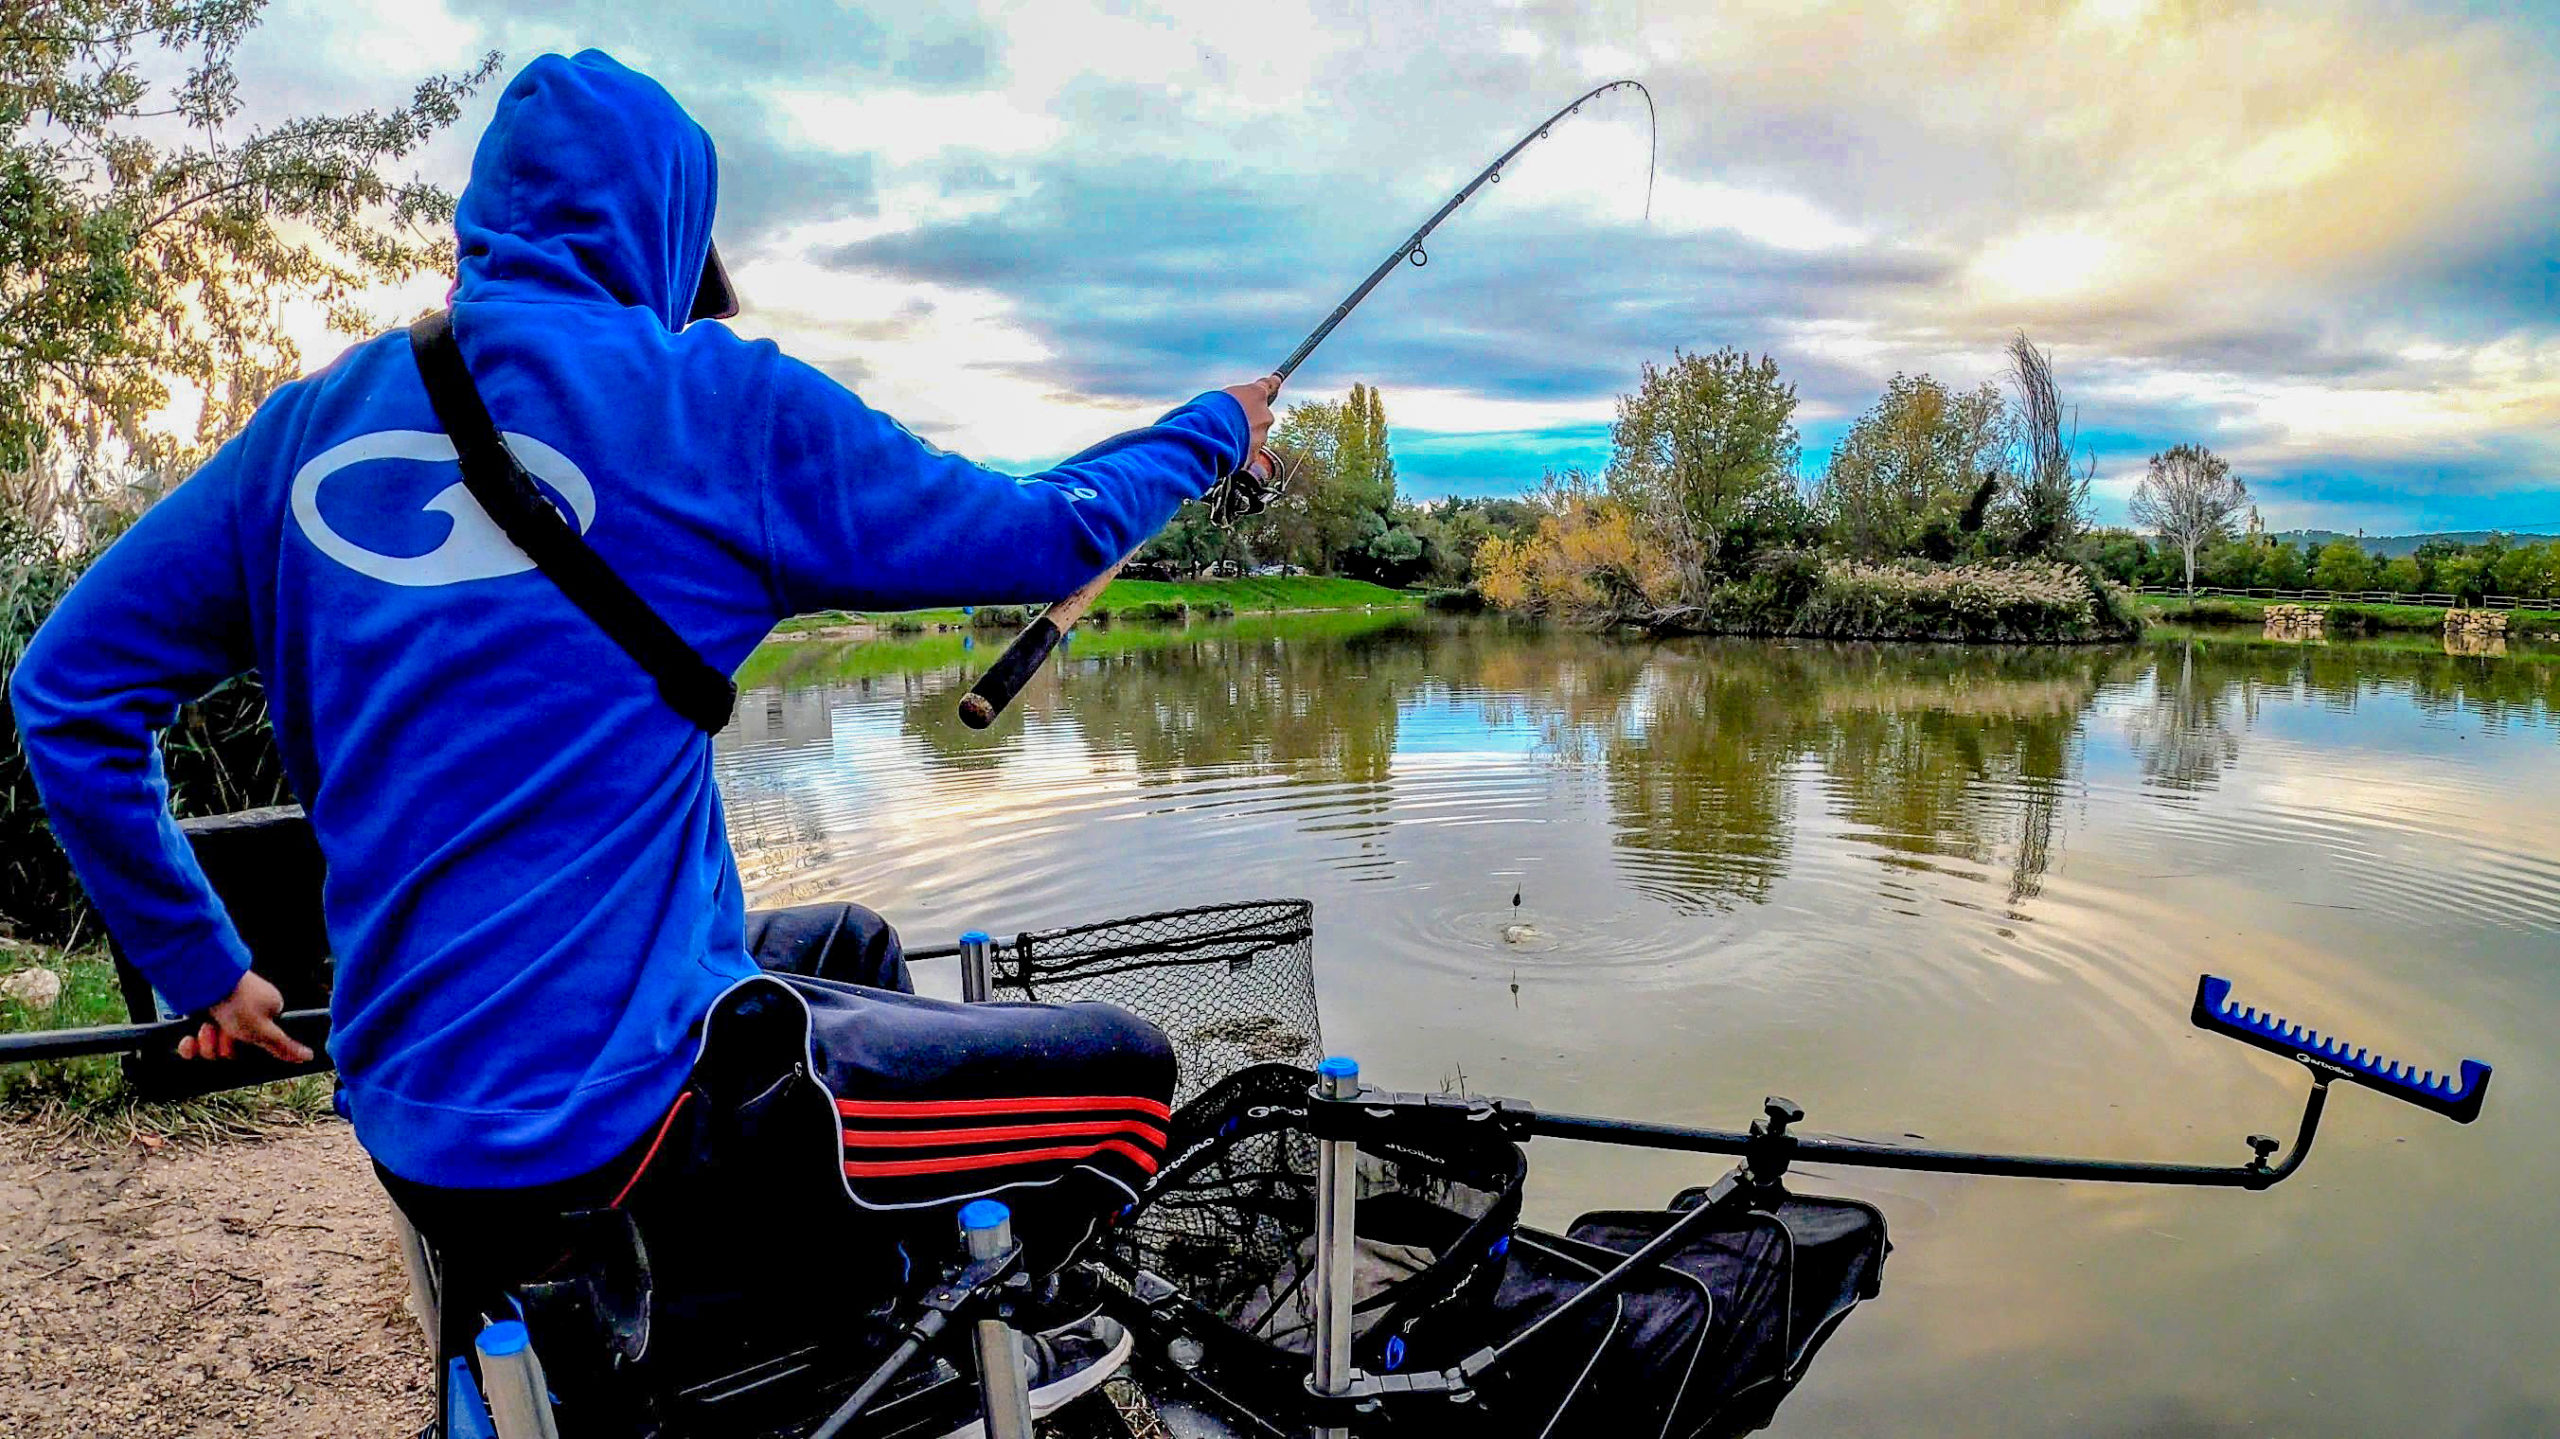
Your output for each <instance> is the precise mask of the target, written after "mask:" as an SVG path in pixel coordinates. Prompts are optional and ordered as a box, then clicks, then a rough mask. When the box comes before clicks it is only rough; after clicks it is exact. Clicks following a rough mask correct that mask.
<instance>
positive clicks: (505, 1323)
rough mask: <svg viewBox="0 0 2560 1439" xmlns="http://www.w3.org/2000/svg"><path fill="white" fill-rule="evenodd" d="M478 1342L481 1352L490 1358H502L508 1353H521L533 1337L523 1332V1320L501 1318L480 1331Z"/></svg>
mask: <svg viewBox="0 0 2560 1439" xmlns="http://www.w3.org/2000/svg"><path fill="white" fill-rule="evenodd" d="M479 1342H480V1352H481V1353H483V1354H486V1355H488V1356H489V1357H490V1358H492V1359H503V1358H505V1357H506V1356H507V1355H510V1354H522V1353H523V1352H524V1350H525V1346H526V1345H528V1344H531V1343H532V1342H533V1338H532V1336H531V1335H528V1334H527V1333H525V1329H524V1321H522V1320H520V1319H501V1320H499V1321H498V1322H497V1323H495V1324H492V1325H490V1326H489V1327H488V1328H486V1329H483V1330H481V1331H480V1341H479Z"/></svg>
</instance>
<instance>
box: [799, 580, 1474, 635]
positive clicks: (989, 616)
mask: <svg viewBox="0 0 2560 1439" xmlns="http://www.w3.org/2000/svg"><path fill="white" fill-rule="evenodd" d="M1422 600H1423V596H1422V595H1421V594H1420V593H1419V592H1418V591H1412V590H1391V589H1388V588H1387V587H1386V586H1384V585H1373V584H1370V583H1369V582H1368V581H1366V580H1346V579H1338V578H1336V577H1334V576H1331V575H1273V576H1268V577H1262V578H1254V577H1243V578H1237V579H1232V580H1113V581H1112V582H1111V584H1110V586H1109V587H1108V588H1106V589H1104V590H1103V592H1102V600H1101V603H1099V604H1098V605H1096V606H1095V607H1094V614H1095V615H1096V616H1097V617H1100V618H1101V619H1102V620H1103V622H1104V623H1106V624H1108V623H1110V622H1111V621H1112V620H1114V619H1136V620H1148V619H1160V620H1171V619H1180V618H1182V617H1183V615H1185V614H1193V613H1196V614H1207V615H1222V614H1253V613H1267V612H1274V611H1291V610H1358V609H1370V608H1375V607H1378V606H1382V605H1383V606H1397V607H1407V608H1409V607H1412V606H1416V605H1419V604H1421V603H1422ZM1028 613H1029V612H1028V611H1025V610H1023V609H1021V607H1019V606H1012V605H999V606H993V607H989V608H985V609H981V610H980V611H979V612H978V613H977V614H975V615H970V614H964V613H962V612H961V611H959V610H956V609H935V610H900V611H895V612H887V611H882V612H872V611H843V610H835V611H829V612H827V613H824V614H815V615H801V616H799V617H797V618H794V619H789V620H785V621H784V622H783V623H782V624H781V626H780V627H779V628H778V629H777V630H776V633H777V634H785V635H789V634H802V633H807V632H809V631H812V630H816V631H828V630H839V629H846V628H852V627H863V628H868V629H871V630H874V631H877V632H879V633H883V634H921V633H924V632H927V631H931V630H936V629H967V628H970V627H971V626H972V625H973V624H976V625H982V626H983V627H984V628H989V629H1005V628H1011V627H1012V626H1014V625H1018V624H1020V623H1022V618H1021V617H1022V616H1026V615H1027V614H1028Z"/></svg>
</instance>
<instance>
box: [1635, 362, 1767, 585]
mask: <svg viewBox="0 0 2560 1439" xmlns="http://www.w3.org/2000/svg"><path fill="white" fill-rule="evenodd" d="M1795 412H1796V387H1795V386H1793V385H1791V384H1788V383H1787V382H1786V381H1784V380H1781V379H1780V378H1779V377H1778V362H1777V361H1776V360H1774V359H1771V358H1769V357H1768V356H1766V355H1763V356H1760V357H1759V358H1757V359H1754V358H1753V357H1751V356H1749V355H1746V354H1744V353H1743V352H1742V351H1740V350H1735V349H1722V350H1718V351H1716V352H1715V353H1714V354H1712V355H1692V354H1687V353H1684V352H1682V351H1679V350H1674V351H1672V352H1671V363H1670V364H1669V365H1667V366H1658V365H1655V364H1652V363H1651V362H1647V363H1646V365H1645V366H1644V371H1643V376H1642V378H1641V379H1640V380H1638V381H1637V384H1636V389H1635V393H1634V394H1631V395H1620V396H1619V397H1618V419H1617V423H1616V424H1615V425H1614V426H1613V427H1612V428H1611V430H1610V433H1609V441H1610V446H1611V449H1610V455H1609V468H1608V471H1607V473H1606V477H1605V478H1606V481H1607V485H1608V490H1609V493H1610V494H1611V495H1612V496H1614V497H1615V498H1617V499H1618V500H1619V501H1620V502H1621V503H1623V504H1625V505H1627V506H1629V507H1630V508H1632V509H1633V510H1635V511H1637V512H1638V513H1640V514H1642V515H1644V516H1645V517H1646V519H1647V520H1648V521H1649V522H1650V523H1651V524H1652V526H1653V527H1654V528H1655V529H1656V530H1657V531H1658V532H1659V533H1660V534H1661V536H1662V537H1663V539H1664V540H1665V541H1667V542H1668V543H1669V545H1670V546H1671V549H1672V552H1673V553H1674V554H1675V555H1676V556H1677V557H1678V558H1679V559H1680V561H1681V562H1682V566H1683V569H1684V571H1685V572H1686V573H1688V574H1689V575H1691V576H1693V577H1695V582H1703V581H1704V580H1705V579H1707V578H1708V577H1709V576H1710V575H1711V574H1726V573H1732V572H1734V571H1736V570H1738V569H1740V568H1741V567H1742V566H1744V565H1746V564H1747V563H1748V561H1749V559H1750V554H1749V551H1750V550H1751V549H1752V548H1753V547H1754V546H1753V544H1752V543H1751V542H1750V541H1749V540H1747V539H1745V535H1746V533H1750V534H1756V530H1752V529H1750V527H1746V526H1741V525H1739V524H1738V523H1737V522H1738V521H1739V520H1740V519H1741V518H1742V517H1743V516H1744V515H1745V514H1746V513H1747V512H1750V511H1752V510H1754V509H1755V508H1758V507H1761V506H1763V505H1765V503H1766V502H1767V501H1769V500H1770V499H1771V498H1772V497H1773V496H1775V495H1777V494H1779V493H1781V492H1783V493H1785V494H1787V495H1789V496H1792V495H1793V493H1794V491H1795V475H1796V463H1797V459H1798V456H1799V454H1800V453H1801V449H1802V445H1801V442H1800V440H1799V439H1798V437H1797V434H1796V427H1795ZM1737 541H1741V542H1740V543H1737Z"/></svg>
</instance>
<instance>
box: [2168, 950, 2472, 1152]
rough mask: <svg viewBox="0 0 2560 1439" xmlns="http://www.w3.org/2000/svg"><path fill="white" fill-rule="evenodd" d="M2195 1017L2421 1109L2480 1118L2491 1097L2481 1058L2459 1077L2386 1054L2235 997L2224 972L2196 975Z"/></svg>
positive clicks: (2464, 1120) (2459, 1118)
mask: <svg viewBox="0 0 2560 1439" xmlns="http://www.w3.org/2000/svg"><path fill="white" fill-rule="evenodd" d="M2194 1019H2195V1024H2196V1027H2197V1028H2198V1029H2209V1030H2212V1031H2213V1032H2214V1033H2216V1034H2223V1035H2228V1036H2230V1037H2231V1038H2233V1039H2236V1040H2239V1041H2240V1042H2241V1043H2243V1044H2247V1045H2252V1046H2254V1047H2256V1048H2259V1049H2263V1050H2265V1051H2267V1052H2268V1053H2269V1054H2281V1055H2283V1056H2284V1057H2285V1058H2287V1059H2291V1060H2295V1061H2297V1062H2299V1063H2301V1064H2303V1065H2305V1066H2306V1067H2308V1068H2309V1069H2310V1070H2311V1072H2312V1073H2314V1074H2318V1075H2322V1076H2325V1077H2327V1078H2331V1079H2345V1080H2351V1081H2353V1082H2355V1083H2357V1084H2361V1085H2363V1086H2365V1087H2366V1088H2367V1089H2373V1090H2378V1091H2380V1092H2381V1093H2384V1094H2388V1095H2390V1096H2391V1097H2392V1098H2394V1099H2397V1100H2401V1101H2403V1102H2405V1103H2409V1104H2414V1105H2416V1106H2418V1107H2419V1108H2420V1109H2430V1110H2433V1111H2435V1112H2436V1113H2438V1114H2441V1115H2443V1116H2445V1117H2446V1118H2448V1119H2451V1120H2453V1121H2455V1122H2456V1123H2459V1124H2469V1123H2470V1122H2471V1121H2473V1120H2475V1119H2477V1118H2479V1117H2480V1105H2481V1102H2482V1101H2483V1100H2485V1099H2486V1098H2487V1097H2488V1092H2489V1076H2490V1074H2491V1073H2492V1070H2491V1068H2490V1066H2489V1065H2487V1064H2484V1063H2482V1062H2481V1061H2479V1060H2477V1059H2466V1060H2464V1061H2462V1073H2461V1077H2460V1078H2459V1079H2458V1080H2457V1079H2456V1078H2455V1076H2453V1075H2452V1074H2438V1073H2436V1072H2435V1071H2434V1070H2432V1069H2420V1068H2419V1067H2418V1066H2416V1065H2414V1064H2406V1063H2403V1062H2401V1061H2399V1060H2395V1059H2387V1058H2385V1057H2383V1056H2382V1055H2379V1054H2375V1053H2374V1052H2372V1051H2371V1050H2369V1049H2365V1048H2362V1047H2360V1046H2358V1045H2356V1044H2353V1043H2351V1042H2349V1041H2347V1040H2344V1039H2340V1038H2338V1037H2337V1036H2336V1035H2323V1034H2322V1033H2320V1031H2318V1030H2316V1029H2310V1028H2306V1027H2305V1026H2303V1025H2300V1024H2296V1023H2294V1022H2293V1021H2292V1020H2289V1019H2286V1018H2285V1017H2284V1016H2282V1015H2279V1014H2265V1013H2261V1012H2259V1010H2258V1009H2257V1008H2256V1006H2254V1005H2243V1004H2239V1003H2236V1002H2234V1001H2233V1000H2232V998H2231V981H2230V980H2227V979H2224V978H2223V977H2222V976H2220V975H2215V974H2205V975H2198V976H2197V977H2196V1007H2195V1014H2194Z"/></svg>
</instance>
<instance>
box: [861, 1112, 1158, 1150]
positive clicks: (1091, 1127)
mask: <svg viewBox="0 0 2560 1439" xmlns="http://www.w3.org/2000/svg"><path fill="white" fill-rule="evenodd" d="M1079 1134H1134V1135H1136V1136H1138V1137H1139V1138H1141V1139H1144V1140H1146V1141H1147V1142H1148V1143H1150V1144H1153V1145H1154V1146H1155V1147H1156V1148H1158V1149H1162V1148H1164V1147H1165V1146H1166V1145H1167V1144H1169V1143H1171V1142H1172V1139H1171V1137H1170V1136H1168V1135H1167V1134H1166V1133H1165V1132H1164V1131H1163V1130H1161V1129H1158V1128H1156V1127H1155V1126H1154V1125H1152V1124H1149V1123H1147V1122H1146V1121H1145V1120H1143V1119H1098V1120H1093V1121H1090V1122H1084V1123H1076V1124H1002V1125H989V1126H987V1127H985V1128H981V1129H848V1130H846V1131H844V1147H845V1148H847V1149H930V1148H932V1147H933V1146H935V1145H938V1144H992V1143H995V1142H996V1141H998V1140H1005V1139H1067V1138H1072V1137H1074V1136H1076V1135H1079Z"/></svg>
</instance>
